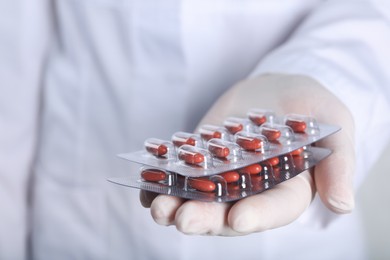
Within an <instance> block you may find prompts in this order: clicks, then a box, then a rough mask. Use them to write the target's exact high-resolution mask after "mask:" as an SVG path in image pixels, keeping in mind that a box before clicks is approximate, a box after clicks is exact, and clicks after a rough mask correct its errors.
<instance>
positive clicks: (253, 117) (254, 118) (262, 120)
mask: <svg viewBox="0 0 390 260" xmlns="http://www.w3.org/2000/svg"><path fill="white" fill-rule="evenodd" d="M249 119H250V120H251V121H252V122H253V123H254V124H255V125H258V126H259V125H262V124H264V123H265V122H266V121H267V118H266V116H264V115H263V116H256V115H249Z"/></svg>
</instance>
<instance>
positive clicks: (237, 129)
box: [225, 124, 244, 135]
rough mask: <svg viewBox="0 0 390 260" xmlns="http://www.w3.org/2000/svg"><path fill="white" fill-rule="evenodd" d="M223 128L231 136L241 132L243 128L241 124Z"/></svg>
mask: <svg viewBox="0 0 390 260" xmlns="http://www.w3.org/2000/svg"><path fill="white" fill-rule="evenodd" d="M225 127H226V129H227V130H228V131H229V132H230V133H231V134H233V135H234V134H235V133H237V132H240V131H242V129H244V126H243V125H242V124H234V125H225Z"/></svg>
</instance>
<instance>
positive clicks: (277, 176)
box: [273, 167, 282, 182]
mask: <svg viewBox="0 0 390 260" xmlns="http://www.w3.org/2000/svg"><path fill="white" fill-rule="evenodd" d="M273 176H274V179H275V181H277V182H278V181H280V180H281V178H282V174H281V169H280V167H275V168H273Z"/></svg>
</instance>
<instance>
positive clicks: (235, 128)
mask: <svg viewBox="0 0 390 260" xmlns="http://www.w3.org/2000/svg"><path fill="white" fill-rule="evenodd" d="M223 125H224V126H225V128H226V129H227V130H228V131H229V133H230V134H232V135H234V134H236V133H237V132H240V131H249V132H253V131H254V126H253V124H252V123H251V122H250V121H249V120H248V119H246V118H239V117H229V118H227V119H226V120H225V121H224V122H223Z"/></svg>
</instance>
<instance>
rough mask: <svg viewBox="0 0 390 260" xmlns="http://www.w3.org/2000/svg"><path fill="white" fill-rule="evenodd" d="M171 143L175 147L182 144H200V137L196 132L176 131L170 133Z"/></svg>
mask: <svg viewBox="0 0 390 260" xmlns="http://www.w3.org/2000/svg"><path fill="white" fill-rule="evenodd" d="M172 143H173V144H174V145H175V146H176V147H180V146H182V145H185V144H187V145H191V146H200V138H199V136H197V135H196V134H193V133H186V132H176V133H174V134H173V135H172Z"/></svg>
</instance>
